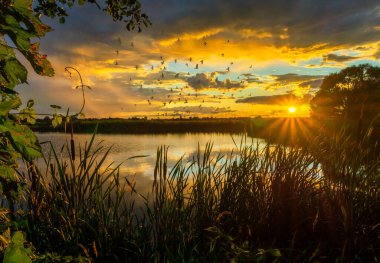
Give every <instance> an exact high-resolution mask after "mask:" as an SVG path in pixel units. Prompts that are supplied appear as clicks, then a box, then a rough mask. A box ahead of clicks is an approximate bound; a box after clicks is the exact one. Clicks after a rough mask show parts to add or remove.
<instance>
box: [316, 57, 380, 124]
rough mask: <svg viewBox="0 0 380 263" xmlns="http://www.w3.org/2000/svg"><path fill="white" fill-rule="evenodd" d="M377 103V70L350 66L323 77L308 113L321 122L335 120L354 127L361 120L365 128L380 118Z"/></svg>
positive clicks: (379, 70)
mask: <svg viewBox="0 0 380 263" xmlns="http://www.w3.org/2000/svg"><path fill="white" fill-rule="evenodd" d="M379 101H380V68H379V67H375V66H371V65H369V64H364V65H359V66H352V67H348V68H345V69H343V70H342V71H340V72H339V73H333V74H331V75H329V76H327V77H325V79H324V80H323V83H322V85H321V87H320V90H319V91H318V92H317V93H316V95H315V97H314V98H313V99H312V101H311V109H312V112H311V113H312V116H314V117H315V118H316V119H318V120H322V121H324V122H328V120H329V119H330V120H331V119H333V121H336V120H337V119H338V120H346V121H347V122H355V124H357V122H358V121H359V120H361V121H363V122H364V124H367V127H368V125H369V123H370V122H371V121H373V120H374V119H375V118H376V117H379V110H380V106H379ZM378 123H379V122H378Z"/></svg>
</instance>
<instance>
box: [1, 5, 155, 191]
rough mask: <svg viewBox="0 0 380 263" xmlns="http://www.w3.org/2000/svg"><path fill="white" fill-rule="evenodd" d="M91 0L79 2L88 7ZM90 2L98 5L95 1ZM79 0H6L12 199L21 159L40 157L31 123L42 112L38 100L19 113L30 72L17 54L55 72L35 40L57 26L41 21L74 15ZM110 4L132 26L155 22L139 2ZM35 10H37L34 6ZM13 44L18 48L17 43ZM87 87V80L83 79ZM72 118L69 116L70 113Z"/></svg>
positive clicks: (4, 67) (5, 165) (58, 118)
mask: <svg viewBox="0 0 380 263" xmlns="http://www.w3.org/2000/svg"><path fill="white" fill-rule="evenodd" d="M85 2H86V1H85V0H79V1H78V4H79V5H82V4H84V3H85ZM88 2H89V3H94V4H97V3H96V2H95V1H92V0H90V1H88ZM74 3H75V0H68V1H67V0H53V1H51V0H49V1H45V0H38V2H37V3H34V1H33V0H1V2H0V7H1V8H0V95H1V104H0V195H3V196H5V197H7V198H14V197H16V196H17V192H18V189H19V183H18V182H17V181H18V180H17V176H16V175H15V173H14V169H15V168H16V167H17V166H18V165H17V158H20V157H21V158H23V159H25V160H27V161H31V160H33V159H34V158H36V157H40V156H41V153H40V146H39V145H38V142H37V138H36V136H35V135H34V133H33V132H32V131H31V130H30V128H29V125H30V124H34V123H35V122H36V112H35V110H34V109H33V104H34V102H33V101H28V103H27V106H26V107H25V108H24V109H22V110H20V111H19V112H18V114H15V112H16V111H17V110H19V108H20V106H21V100H20V98H19V95H18V93H17V92H16V91H15V86H17V85H18V84H22V83H27V70H26V68H25V66H24V65H23V64H22V63H21V62H20V60H19V59H18V58H17V57H16V52H15V51H17V52H19V53H21V54H22V56H23V57H24V58H26V60H27V61H28V62H29V63H30V64H31V66H32V68H33V70H34V71H35V72H36V73H37V74H39V75H42V76H53V75H54V70H53V68H52V66H51V64H50V62H49V61H48V60H47V59H46V55H44V54H41V53H40V52H39V43H38V42H32V40H31V39H39V38H41V37H43V36H45V34H46V33H47V32H49V31H50V30H51V28H50V27H49V26H47V25H45V24H43V23H42V22H41V20H40V19H39V17H40V15H41V14H44V15H46V16H49V17H53V18H54V17H60V18H61V20H60V21H61V22H64V17H65V16H67V15H68V13H67V10H66V9H67V8H70V7H72V6H73V5H74ZM105 4H106V7H105V8H104V10H105V11H107V12H108V13H109V14H110V15H111V16H112V17H113V19H114V20H120V21H123V22H125V23H126V27H127V29H128V30H132V29H134V28H135V27H137V28H138V29H139V30H140V29H141V24H144V25H146V26H147V25H149V24H150V21H149V19H148V17H147V16H146V14H144V13H142V11H141V4H140V2H139V1H138V0H128V1H123V0H121V1H120V0H108V1H106V3H105ZM33 8H34V9H33ZM12 44H13V45H14V46H12ZM82 89H83V83H82ZM65 120H66V121H69V118H67V117H66V119H65ZM61 122H62V115H60V114H58V113H57V112H56V113H55V114H54V116H53V126H58V125H59V124H60V123H61Z"/></svg>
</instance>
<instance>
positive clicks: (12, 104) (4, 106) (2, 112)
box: [0, 97, 21, 116]
mask: <svg viewBox="0 0 380 263" xmlns="http://www.w3.org/2000/svg"><path fill="white" fill-rule="evenodd" d="M20 105H21V100H20V98H19V97H13V98H10V99H8V100H5V101H2V102H0V116H6V115H7V114H8V113H9V111H10V110H14V109H17V108H18V107H19V106H20Z"/></svg>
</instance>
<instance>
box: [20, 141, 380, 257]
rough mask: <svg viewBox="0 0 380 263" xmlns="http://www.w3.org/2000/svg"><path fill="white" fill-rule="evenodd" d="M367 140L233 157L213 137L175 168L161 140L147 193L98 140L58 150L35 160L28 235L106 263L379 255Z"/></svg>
mask: <svg viewBox="0 0 380 263" xmlns="http://www.w3.org/2000/svg"><path fill="white" fill-rule="evenodd" d="M366 145H367V142H365V140H363V141H362V142H361V143H355V144H354V145H353V144H352V143H351V142H350V141H349V140H345V138H343V136H336V137H335V138H334V140H333V141H329V142H327V141H326V140H324V139H323V138H316V140H315V141H314V142H312V143H311V144H310V145H308V146H307V147H306V146H305V147H304V148H301V147H284V146H280V145H266V146H265V147H261V146H260V145H257V144H254V143H252V144H250V145H249V144H248V146H247V144H246V143H245V142H244V141H242V142H241V143H240V144H239V145H237V146H236V148H235V149H234V150H233V151H231V152H230V153H229V154H228V155H227V156H223V155H221V154H218V153H214V152H213V150H212V144H211V143H209V144H207V145H206V147H205V149H204V150H203V151H202V150H200V149H199V150H198V153H197V155H196V156H194V157H193V159H192V160H191V161H186V160H185V159H184V158H181V159H180V160H178V162H177V163H176V164H175V165H174V166H173V167H172V168H169V167H168V161H167V152H168V148H166V147H160V148H159V149H158V150H157V161H156V167H155V170H154V175H153V180H152V188H151V190H150V192H149V193H148V194H146V193H138V192H137V191H136V187H135V186H136V182H131V181H129V180H128V179H127V178H125V177H122V176H121V175H120V173H119V169H118V166H116V167H114V166H113V165H112V164H108V165H106V163H107V155H108V153H109V151H110V149H104V148H103V147H102V145H101V144H95V142H94V137H93V138H92V139H91V141H90V142H89V143H88V145H85V146H83V147H81V148H80V152H79V160H76V161H73V160H72V159H71V157H69V159H62V158H61V157H60V152H56V150H55V149H54V148H52V152H51V156H48V157H47V158H46V159H45V161H46V167H47V168H46V169H45V170H43V169H38V168H37V167H36V165H34V164H29V166H28V170H27V171H28V173H27V175H26V176H28V177H29V181H30V184H31V185H30V187H29V188H28V192H27V193H26V199H27V205H28V209H29V212H28V213H27V214H28V218H27V219H28V222H29V224H28V225H29V228H28V229H27V234H28V240H30V241H32V243H33V244H34V245H35V246H36V248H37V250H38V251H41V252H58V253H62V254H70V255H79V254H80V255H83V256H87V257H88V258H89V260H93V261H96V262H151V261H153V262H207V261H208V262H227V261H233V260H235V261H238V262H252V261H260V262H272V261H284V262H306V261H313V262H314V261H324V262H332V261H337V262H347V261H358V262H360V261H361V262H376V261H378V260H379V258H378V257H379V256H378V255H379V254H380V218H379V215H380V203H379V201H380V187H379V186H380V174H379V173H380V158H379V156H378V155H375V154H373V155H372V156H370V155H371V153H370V151H368V147H366ZM352 147H354V148H352ZM65 150H66V151H69V149H68V148H66V149H61V151H65ZM371 152H372V151H371ZM68 155H69V156H70V154H68ZM104 167H106V168H104ZM137 184H138V182H137ZM141 199H142V200H143V203H142V204H140V205H138V206H137V205H136V204H135V202H136V200H141Z"/></svg>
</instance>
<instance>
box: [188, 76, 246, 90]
mask: <svg viewBox="0 0 380 263" xmlns="http://www.w3.org/2000/svg"><path fill="white" fill-rule="evenodd" d="M187 83H188V84H189V86H190V87H192V88H194V89H237V88H244V87H246V84H245V83H243V82H236V81H232V80H230V79H228V78H227V79H225V80H223V81H221V80H218V78H217V74H216V73H215V72H214V73H211V74H205V73H197V74H196V75H195V76H192V77H189V78H187Z"/></svg>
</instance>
